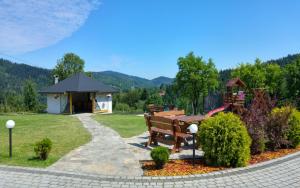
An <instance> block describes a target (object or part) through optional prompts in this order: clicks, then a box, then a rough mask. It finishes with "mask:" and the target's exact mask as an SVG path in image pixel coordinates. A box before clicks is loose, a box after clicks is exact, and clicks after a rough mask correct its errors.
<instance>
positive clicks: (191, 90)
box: [175, 52, 218, 114]
mask: <svg viewBox="0 0 300 188" xmlns="http://www.w3.org/2000/svg"><path fill="white" fill-rule="evenodd" d="M177 64H178V67H179V71H178V73H177V75H176V79H175V83H176V86H177V90H178V91H179V93H180V95H182V96H183V97H186V98H188V99H189V100H190V102H191V103H192V107H193V114H197V113H199V112H200V97H202V101H204V99H205V97H206V96H207V95H208V93H209V92H210V91H212V90H214V89H215V88H216V87H217V86H218V71H217V69H216V68H215V65H214V63H213V62H212V60H211V59H209V60H208V62H206V61H204V60H203V59H202V57H198V56H195V55H194V53H193V52H191V53H189V54H188V55H187V56H185V57H180V58H179V59H178V62H177ZM203 104H204V103H203ZM203 110H204V105H203V108H202V112H203Z"/></svg>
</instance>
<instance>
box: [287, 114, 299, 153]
mask: <svg viewBox="0 0 300 188" xmlns="http://www.w3.org/2000/svg"><path fill="white" fill-rule="evenodd" d="M287 137H288V140H289V141H290V142H291V146H292V147H293V148H296V147H298V146H299V145H300V112H299V111H298V110H296V109H293V110H292V113H291V116H290V118H289V130H288V133H287Z"/></svg>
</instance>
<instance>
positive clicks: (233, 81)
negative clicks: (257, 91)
mask: <svg viewBox="0 0 300 188" xmlns="http://www.w3.org/2000/svg"><path fill="white" fill-rule="evenodd" d="M235 86H240V87H246V84H245V83H244V82H243V81H242V80H241V79H240V78H233V79H231V80H229V81H228V82H227V84H226V87H235Z"/></svg>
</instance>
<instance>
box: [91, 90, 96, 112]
mask: <svg viewBox="0 0 300 188" xmlns="http://www.w3.org/2000/svg"><path fill="white" fill-rule="evenodd" d="M91 95H92V113H95V108H96V104H95V95H96V93H91Z"/></svg>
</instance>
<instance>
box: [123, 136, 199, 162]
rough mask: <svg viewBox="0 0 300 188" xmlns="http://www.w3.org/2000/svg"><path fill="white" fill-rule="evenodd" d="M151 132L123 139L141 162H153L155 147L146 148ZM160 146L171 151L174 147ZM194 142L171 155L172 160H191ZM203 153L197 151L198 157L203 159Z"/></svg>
mask: <svg viewBox="0 0 300 188" xmlns="http://www.w3.org/2000/svg"><path fill="white" fill-rule="evenodd" d="M148 136H149V132H148V131H147V132H145V133H143V134H141V135H138V136H134V137H131V138H123V140H124V141H125V142H126V143H127V144H128V145H129V147H130V149H131V151H132V153H133V154H134V156H135V158H137V159H139V160H151V157H150V152H151V149H152V148H153V146H148V147H147V148H146V147H145V142H147V141H148ZM158 144H159V145H160V146H164V147H168V148H169V149H172V147H173V146H172V145H166V144H162V143H160V142H159V143H158ZM192 146H193V145H192V140H190V141H189V145H188V146H182V147H181V149H182V151H181V152H179V153H172V154H171V155H170V159H186V158H191V157H192V154H193V150H192ZM202 156H203V151H201V150H196V157H202Z"/></svg>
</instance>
